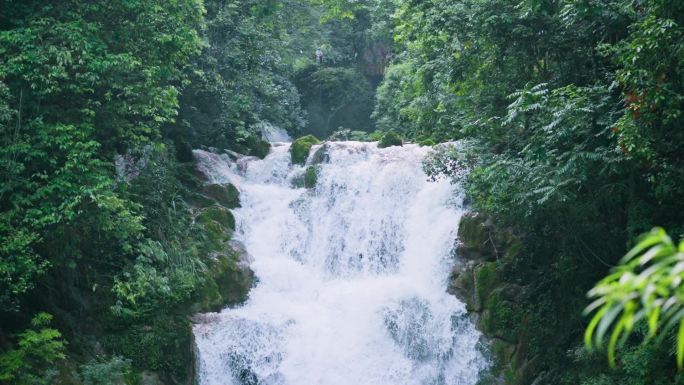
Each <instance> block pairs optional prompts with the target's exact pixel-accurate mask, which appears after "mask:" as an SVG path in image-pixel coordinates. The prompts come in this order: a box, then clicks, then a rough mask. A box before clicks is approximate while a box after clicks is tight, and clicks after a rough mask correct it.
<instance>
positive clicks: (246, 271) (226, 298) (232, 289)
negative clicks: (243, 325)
mask: <svg viewBox="0 0 684 385" xmlns="http://www.w3.org/2000/svg"><path fill="white" fill-rule="evenodd" d="M211 268H212V276H213V278H214V281H215V282H216V284H217V285H218V292H219V294H220V295H221V301H222V304H223V305H224V306H226V305H232V304H238V303H241V302H244V301H245V300H246V299H247V296H248V294H249V291H250V290H251V288H252V287H253V286H254V282H255V275H254V272H253V271H252V269H251V268H250V267H249V263H248V262H247V261H246V260H245V256H244V255H242V254H241V253H240V252H239V251H238V250H234V249H233V250H231V252H229V253H225V254H219V255H218V256H217V257H216V258H215V259H214V261H213V263H212V267H211Z"/></svg>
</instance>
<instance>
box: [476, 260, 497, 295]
mask: <svg viewBox="0 0 684 385" xmlns="http://www.w3.org/2000/svg"><path fill="white" fill-rule="evenodd" d="M496 279H497V272H496V262H485V263H483V264H480V265H478V266H477V267H476V268H475V292H476V294H477V296H478V297H479V298H480V300H484V299H485V298H487V296H488V295H489V293H490V292H491V291H492V290H493V289H494V285H495V284H496Z"/></svg>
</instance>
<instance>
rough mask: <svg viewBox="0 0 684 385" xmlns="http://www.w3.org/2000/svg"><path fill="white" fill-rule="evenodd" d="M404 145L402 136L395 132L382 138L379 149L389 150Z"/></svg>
mask: <svg viewBox="0 0 684 385" xmlns="http://www.w3.org/2000/svg"><path fill="white" fill-rule="evenodd" d="M403 145H404V140H403V139H402V138H401V135H399V133H398V132H395V131H387V132H386V133H385V134H384V135H383V136H382V138H380V141H379V142H378V147H379V148H387V147H392V146H403Z"/></svg>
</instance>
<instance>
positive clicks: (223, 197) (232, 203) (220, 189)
mask: <svg viewBox="0 0 684 385" xmlns="http://www.w3.org/2000/svg"><path fill="white" fill-rule="evenodd" d="M203 192H204V195H205V196H207V197H209V198H211V199H213V200H214V201H216V202H217V203H218V204H220V205H222V206H225V207H228V208H230V209H234V208H236V207H240V192H239V191H238V189H237V188H235V186H233V185H232V184H230V183H228V184H215V183H214V184H208V185H206V186H204V189H203Z"/></svg>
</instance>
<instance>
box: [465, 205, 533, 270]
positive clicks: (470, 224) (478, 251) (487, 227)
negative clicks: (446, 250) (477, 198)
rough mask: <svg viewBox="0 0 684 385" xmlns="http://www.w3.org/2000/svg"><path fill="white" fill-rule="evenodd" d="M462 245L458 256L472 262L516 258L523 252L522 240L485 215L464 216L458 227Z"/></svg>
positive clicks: (472, 214) (471, 214)
mask: <svg viewBox="0 0 684 385" xmlns="http://www.w3.org/2000/svg"><path fill="white" fill-rule="evenodd" d="M458 239H459V241H460V244H459V246H458V248H457V254H458V255H459V256H460V257H461V258H464V259H467V260H471V261H494V260H497V259H500V258H503V257H505V258H514V257H515V256H516V255H518V254H519V253H520V251H521V250H522V243H521V242H520V239H518V237H516V236H515V235H513V234H512V233H511V232H510V231H509V230H507V229H500V228H497V226H496V225H495V224H494V223H493V222H492V221H491V220H490V219H489V218H488V217H487V216H485V215H481V214H477V213H468V214H465V215H463V217H462V218H461V222H460V224H459V226H458Z"/></svg>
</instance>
